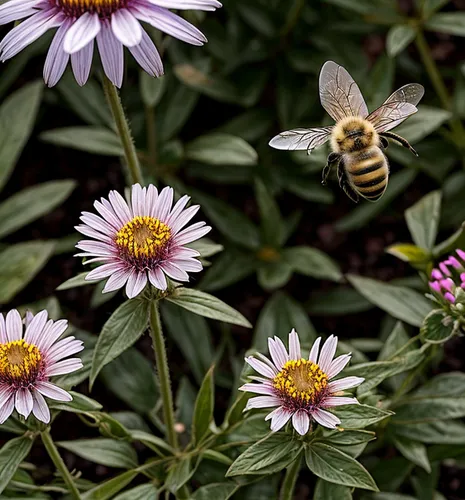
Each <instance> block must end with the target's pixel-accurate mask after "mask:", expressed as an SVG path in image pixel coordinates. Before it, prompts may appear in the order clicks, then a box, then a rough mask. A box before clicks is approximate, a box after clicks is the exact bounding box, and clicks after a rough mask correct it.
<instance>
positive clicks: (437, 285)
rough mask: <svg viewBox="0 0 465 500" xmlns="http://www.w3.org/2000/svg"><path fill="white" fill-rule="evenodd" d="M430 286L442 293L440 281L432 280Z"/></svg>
mask: <svg viewBox="0 0 465 500" xmlns="http://www.w3.org/2000/svg"><path fill="white" fill-rule="evenodd" d="M429 286H430V288H431V290H433V292H436V293H441V285H440V283H439V281H430V282H429Z"/></svg>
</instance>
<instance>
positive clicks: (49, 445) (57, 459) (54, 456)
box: [40, 429, 81, 500]
mask: <svg viewBox="0 0 465 500" xmlns="http://www.w3.org/2000/svg"><path fill="white" fill-rule="evenodd" d="M40 437H41V438H42V442H43V443H44V446H45V449H46V450H47V453H48V455H49V457H50V458H51V460H52V462H53V463H54V465H55V467H56V468H57V470H58V471H59V472H60V474H61V476H62V477H63V480H64V481H65V483H66V485H67V486H68V488H69V492H70V494H71V496H72V497H73V498H74V500H81V494H80V493H79V490H78V489H77V486H76V484H75V483H74V480H73V476H72V475H71V473H70V472H69V470H68V468H67V467H66V464H65V462H64V461H63V459H62V458H61V455H60V452H59V451H58V448H57V447H56V446H55V443H54V442H53V439H52V436H51V435H50V431H49V429H47V430H45V431H42V432H41V433H40Z"/></svg>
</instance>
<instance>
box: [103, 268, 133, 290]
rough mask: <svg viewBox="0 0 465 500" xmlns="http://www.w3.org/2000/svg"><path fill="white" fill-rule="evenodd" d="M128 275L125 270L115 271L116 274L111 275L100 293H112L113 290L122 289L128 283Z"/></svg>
mask: <svg viewBox="0 0 465 500" xmlns="http://www.w3.org/2000/svg"><path fill="white" fill-rule="evenodd" d="M130 274H131V273H130V272H129V271H128V270H127V269H121V271H117V272H116V273H114V274H112V275H111V276H110V277H109V278H108V281H107V282H106V284H105V286H104V288H103V290H102V292H103V293H108V292H114V291H115V290H119V289H120V288H123V287H124V285H125V284H126V282H127V281H128V278H129V276H130Z"/></svg>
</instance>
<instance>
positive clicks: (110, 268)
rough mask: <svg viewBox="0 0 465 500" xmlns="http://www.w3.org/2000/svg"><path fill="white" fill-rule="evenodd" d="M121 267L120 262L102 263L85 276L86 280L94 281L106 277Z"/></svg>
mask: <svg viewBox="0 0 465 500" xmlns="http://www.w3.org/2000/svg"><path fill="white" fill-rule="evenodd" d="M122 269H123V264H121V263H120V262H116V263H114V262H111V263H110V264H103V265H101V266H99V267H97V268H96V269H93V270H92V271H91V272H90V273H89V274H88V275H87V276H86V281H95V280H101V279H104V278H108V276H111V275H112V274H114V273H116V272H118V271H121V270H122Z"/></svg>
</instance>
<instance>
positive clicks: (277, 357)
mask: <svg viewBox="0 0 465 500" xmlns="http://www.w3.org/2000/svg"><path fill="white" fill-rule="evenodd" d="M268 350H269V351H270V356H271V359H272V360H273V363H274V364H275V366H276V368H277V369H278V370H281V368H282V367H283V366H284V365H285V364H286V363H287V362H288V361H289V355H288V354H287V350H286V347H285V346H284V344H283V341H282V340H281V339H280V338H279V337H275V338H274V339H272V338H268Z"/></svg>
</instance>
